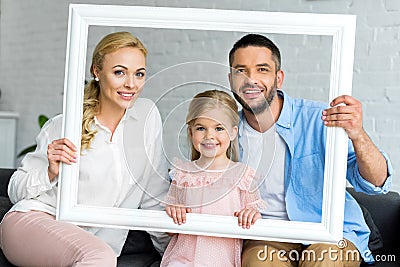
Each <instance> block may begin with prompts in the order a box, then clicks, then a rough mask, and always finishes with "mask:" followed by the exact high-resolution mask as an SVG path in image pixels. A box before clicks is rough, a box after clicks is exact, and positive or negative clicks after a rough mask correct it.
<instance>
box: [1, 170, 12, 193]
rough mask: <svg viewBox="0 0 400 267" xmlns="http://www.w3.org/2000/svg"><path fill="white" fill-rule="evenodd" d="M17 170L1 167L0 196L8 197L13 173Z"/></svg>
mask: <svg viewBox="0 0 400 267" xmlns="http://www.w3.org/2000/svg"><path fill="white" fill-rule="evenodd" d="M14 172H15V169H2V168H0V197H7V198H8V193H7V188H8V183H9V181H10V178H11V175H12V174H13V173H14Z"/></svg>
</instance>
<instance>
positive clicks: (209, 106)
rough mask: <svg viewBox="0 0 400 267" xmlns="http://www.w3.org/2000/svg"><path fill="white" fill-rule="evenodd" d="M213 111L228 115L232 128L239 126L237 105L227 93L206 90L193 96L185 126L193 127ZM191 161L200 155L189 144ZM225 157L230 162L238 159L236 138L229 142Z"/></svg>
mask: <svg viewBox="0 0 400 267" xmlns="http://www.w3.org/2000/svg"><path fill="white" fill-rule="evenodd" d="M215 109H221V110H223V111H224V112H225V114H226V115H228V117H229V119H230V122H231V124H232V126H238V125H239V113H238V105H237V104H236V101H235V99H233V98H232V97H231V96H230V95H229V94H228V93H226V92H224V91H219V90H208V91H205V92H202V93H199V94H197V95H195V96H194V97H193V99H192V101H191V102H190V105H189V111H188V115H187V116H186V124H187V125H188V127H191V126H193V124H194V122H195V120H196V119H197V118H199V117H201V116H202V115H204V114H205V113H207V112H210V111H213V110H215ZM191 147H192V148H191V153H192V160H196V159H199V158H200V153H199V152H198V151H197V150H196V149H195V147H194V146H193V143H192V142H191ZM226 156H227V157H228V158H229V159H231V160H232V161H238V159H239V145H238V137H237V135H236V137H235V139H234V140H232V141H231V143H230V145H229V147H228V149H227V151H226Z"/></svg>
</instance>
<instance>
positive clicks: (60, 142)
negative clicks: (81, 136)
mask: <svg viewBox="0 0 400 267" xmlns="http://www.w3.org/2000/svg"><path fill="white" fill-rule="evenodd" d="M47 158H48V160H49V167H48V174H49V179H50V182H51V181H53V180H54V178H55V177H57V176H58V171H59V167H60V162H64V163H66V164H69V165H70V164H72V163H75V162H76V147H75V145H74V144H73V143H72V142H71V141H69V140H68V139H67V138H62V139H57V140H54V141H53V142H51V143H50V144H49V145H48V147H47Z"/></svg>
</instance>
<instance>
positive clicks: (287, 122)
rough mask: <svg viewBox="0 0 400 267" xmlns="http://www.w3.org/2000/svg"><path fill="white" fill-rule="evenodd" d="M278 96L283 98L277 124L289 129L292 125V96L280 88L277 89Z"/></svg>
mask: <svg viewBox="0 0 400 267" xmlns="http://www.w3.org/2000/svg"><path fill="white" fill-rule="evenodd" d="M278 97H279V98H282V99H283V106H282V110H281V114H279V118H278V121H277V122H276V124H278V125H279V126H281V127H284V128H287V129H290V128H291V127H292V115H293V114H292V103H293V100H292V98H291V97H290V96H289V95H288V94H286V93H285V92H284V91H282V90H278Z"/></svg>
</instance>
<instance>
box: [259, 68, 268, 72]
mask: <svg viewBox="0 0 400 267" xmlns="http://www.w3.org/2000/svg"><path fill="white" fill-rule="evenodd" d="M258 70H259V71H261V72H268V71H269V69H267V68H259V69H258Z"/></svg>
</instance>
